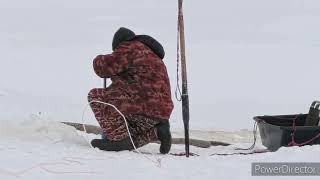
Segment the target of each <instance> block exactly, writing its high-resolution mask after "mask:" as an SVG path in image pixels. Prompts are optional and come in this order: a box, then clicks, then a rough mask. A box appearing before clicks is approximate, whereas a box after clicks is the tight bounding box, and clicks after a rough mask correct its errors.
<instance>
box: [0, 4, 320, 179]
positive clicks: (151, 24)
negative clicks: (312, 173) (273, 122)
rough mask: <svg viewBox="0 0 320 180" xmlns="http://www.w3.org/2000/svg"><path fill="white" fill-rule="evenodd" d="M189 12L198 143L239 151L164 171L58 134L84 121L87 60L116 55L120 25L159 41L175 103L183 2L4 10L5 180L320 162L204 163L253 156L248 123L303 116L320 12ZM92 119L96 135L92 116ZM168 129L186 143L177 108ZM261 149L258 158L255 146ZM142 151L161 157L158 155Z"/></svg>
mask: <svg viewBox="0 0 320 180" xmlns="http://www.w3.org/2000/svg"><path fill="white" fill-rule="evenodd" d="M184 5H185V25H186V27H185V31H186V38H187V39H186V43H187V61H188V76H189V91H190V103H191V104H190V108H191V112H190V113H191V122H190V128H191V130H192V131H191V136H192V137H196V138H201V139H208V140H221V141H225V142H230V143H232V144H234V145H233V146H230V147H212V148H210V149H200V148H194V147H193V148H192V151H193V152H196V153H198V154H200V155H201V156H200V157H192V158H190V159H185V158H183V157H173V156H159V155H157V156H156V157H157V158H160V159H161V168H159V167H158V166H157V165H156V164H155V163H152V162H150V160H148V159H146V158H145V157H144V156H142V155H140V154H137V153H133V152H121V153H112V152H111V153H107V152H101V151H96V150H92V149H90V147H89V146H88V144H87V142H86V141H85V138H84V137H87V136H85V135H84V134H82V133H79V132H77V131H75V130H74V129H73V128H70V127H67V126H65V125H61V124H59V123H57V121H72V122H80V121H81V115H82V110H83V108H84V106H85V104H86V96H87V92H88V91H89V90H90V89H91V88H93V87H101V86H102V81H101V79H99V78H97V77H96V76H95V74H94V73H93V71H92V67H91V66H92V65H91V63H92V58H93V57H95V56H96V55H97V54H100V53H110V51H111V40H112V35H113V33H114V31H115V30H116V29H117V28H119V27H120V26H126V27H129V28H131V29H133V30H134V31H135V32H136V33H137V34H143V33H145V34H149V35H152V36H154V37H155V38H156V39H158V40H159V41H160V42H162V44H163V45H164V47H165V49H166V58H165V62H166V64H167V66H168V70H169V75H170V79H171V84H172V92H174V89H175V84H176V83H175V81H176V78H175V76H176V74H175V73H176V59H175V58H176V20H177V19H176V15H177V2H176V1H172V0H162V1H156V0H136V1H125V0H110V1H103V0H96V1H87V0H69V1H63V0H55V1H52V0H28V1H18V0H0V22H1V23H0V49H1V51H0V52H1V53H0V152H1V153H0V179H11V178H12V179H17V178H20V179H57V178H58V179H77V180H78V179H106V178H110V179H128V178H132V179H138V178H139V179H147V178H153V179H214V178H215V179H231V178H238V179H255V178H254V177H251V172H250V164H251V162H275V161H276V162H279V161H280V162H281V161H285V162H288V161H293V162H317V161H319V160H320V158H318V157H317V156H314V155H315V154H317V152H318V151H319V149H320V147H319V146H312V147H310V146H307V147H302V148H296V147H293V148H281V149H280V150H278V151H277V152H275V153H266V154H259V155H250V156H209V155H210V154H212V153H217V152H218V153H232V152H235V151H234V148H235V147H238V146H241V147H246V146H249V145H250V143H251V141H252V137H251V132H250V130H251V128H252V124H253V120H252V117H253V116H255V115H261V114H290V113H299V112H307V110H308V107H309V105H310V103H311V102H312V101H313V100H314V99H319V92H320V85H319V83H318V82H317V78H318V77H319V73H318V69H319V65H320V61H319V60H318V59H319V52H320V51H319V50H320V36H319V33H318V32H319V31H320V23H319V22H320V21H319V19H320V2H318V1H317V0H308V1H306V0H305V1H302V0H282V1H279V0H268V1H256V0H241V1H238V0H224V1H218V0H210V1H209V0H207V1H187V0H185V2H184ZM85 120H86V123H90V124H96V122H95V119H94V117H93V116H92V113H91V112H90V110H88V111H87V113H86V114H85ZM171 124H172V129H173V131H174V135H175V136H176V137H178V136H181V135H182V134H183V132H182V131H183V129H182V120H181V108H180V104H179V103H178V102H177V101H175V110H174V112H173V115H172V118H171ZM246 129H249V130H246ZM94 137H95V136H93V135H90V136H89V137H88V138H90V139H91V138H94ZM183 148H184V147H183V146H180V145H175V146H173V150H172V151H173V152H181V151H183ZM257 148H259V149H260V148H263V147H262V145H261V143H260V141H259V143H258V145H257ZM141 151H143V152H153V153H156V152H158V145H156V144H150V145H148V146H146V147H143V148H142V149H141ZM147 156H148V157H149V158H150V157H151V158H152V157H153V156H151V155H147ZM123 172H125V173H123ZM309 178H310V177H308V179H309ZM261 179H269V178H261ZM281 179H289V178H286V177H282V178H281ZM290 179H304V178H290ZM310 179H312V178H310Z"/></svg>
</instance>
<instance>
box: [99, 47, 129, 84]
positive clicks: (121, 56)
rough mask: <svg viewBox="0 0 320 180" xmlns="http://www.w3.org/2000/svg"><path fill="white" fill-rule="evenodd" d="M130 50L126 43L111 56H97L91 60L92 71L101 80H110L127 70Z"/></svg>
mask: <svg viewBox="0 0 320 180" xmlns="http://www.w3.org/2000/svg"><path fill="white" fill-rule="evenodd" d="M131 56H132V49H131V47H130V45H129V44H128V43H123V44H122V45H120V46H119V47H118V48H117V49H116V50H115V51H114V52H113V53H112V54H108V55H98V56H97V57H96V58H95V59H94V60H93V69H94V71H95V73H96V74H97V75H98V76H99V77H101V78H110V77H112V76H114V75H116V74H119V73H121V72H123V71H125V70H126V69H128V68H129V64H130V61H131V59H132V58H131Z"/></svg>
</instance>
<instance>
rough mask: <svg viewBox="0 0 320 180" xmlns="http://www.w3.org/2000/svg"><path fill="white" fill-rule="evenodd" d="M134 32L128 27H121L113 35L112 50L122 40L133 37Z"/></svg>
mask: <svg viewBox="0 0 320 180" xmlns="http://www.w3.org/2000/svg"><path fill="white" fill-rule="evenodd" d="M135 36H136V34H135V33H134V32H133V31H131V30H130V29H128V28H124V27H121V28H120V29H118V30H117V32H116V33H115V34H114V36H113V40H112V50H115V49H116V48H117V47H118V46H119V45H120V44H121V43H122V42H123V41H129V40H131V39H133V38H134V37H135Z"/></svg>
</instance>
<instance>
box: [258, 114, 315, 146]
mask: <svg viewBox="0 0 320 180" xmlns="http://www.w3.org/2000/svg"><path fill="white" fill-rule="evenodd" d="M307 116H308V114H296V115H295V114H293V115H278V116H256V117H254V120H255V121H256V122H257V124H258V127H259V131H260V136H261V141H262V144H263V145H264V146H266V147H267V148H268V149H269V150H270V151H276V150H278V149H279V148H280V147H281V146H289V144H290V143H291V142H292V136H291V134H292V133H294V129H296V131H295V133H294V141H295V142H296V143H298V144H300V143H301V144H302V143H305V142H307V141H309V140H310V139H312V138H314V137H316V136H317V135H318V134H319V133H320V126H305V122H306V119H307ZM294 121H295V126H296V127H295V128H294ZM313 144H320V138H316V139H314V140H313V141H311V142H309V143H307V145H313Z"/></svg>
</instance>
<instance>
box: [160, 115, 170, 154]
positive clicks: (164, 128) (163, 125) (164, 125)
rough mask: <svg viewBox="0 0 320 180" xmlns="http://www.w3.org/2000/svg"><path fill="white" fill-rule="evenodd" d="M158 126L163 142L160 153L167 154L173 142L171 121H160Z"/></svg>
mask: <svg viewBox="0 0 320 180" xmlns="http://www.w3.org/2000/svg"><path fill="white" fill-rule="evenodd" d="M156 127H157V136H158V139H159V140H160V142H161V145H160V153H161V154H167V153H169V151H170V149H171V143H172V137H171V132H170V124H169V121H164V122H160V123H159V124H158V125H157V126H156Z"/></svg>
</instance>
